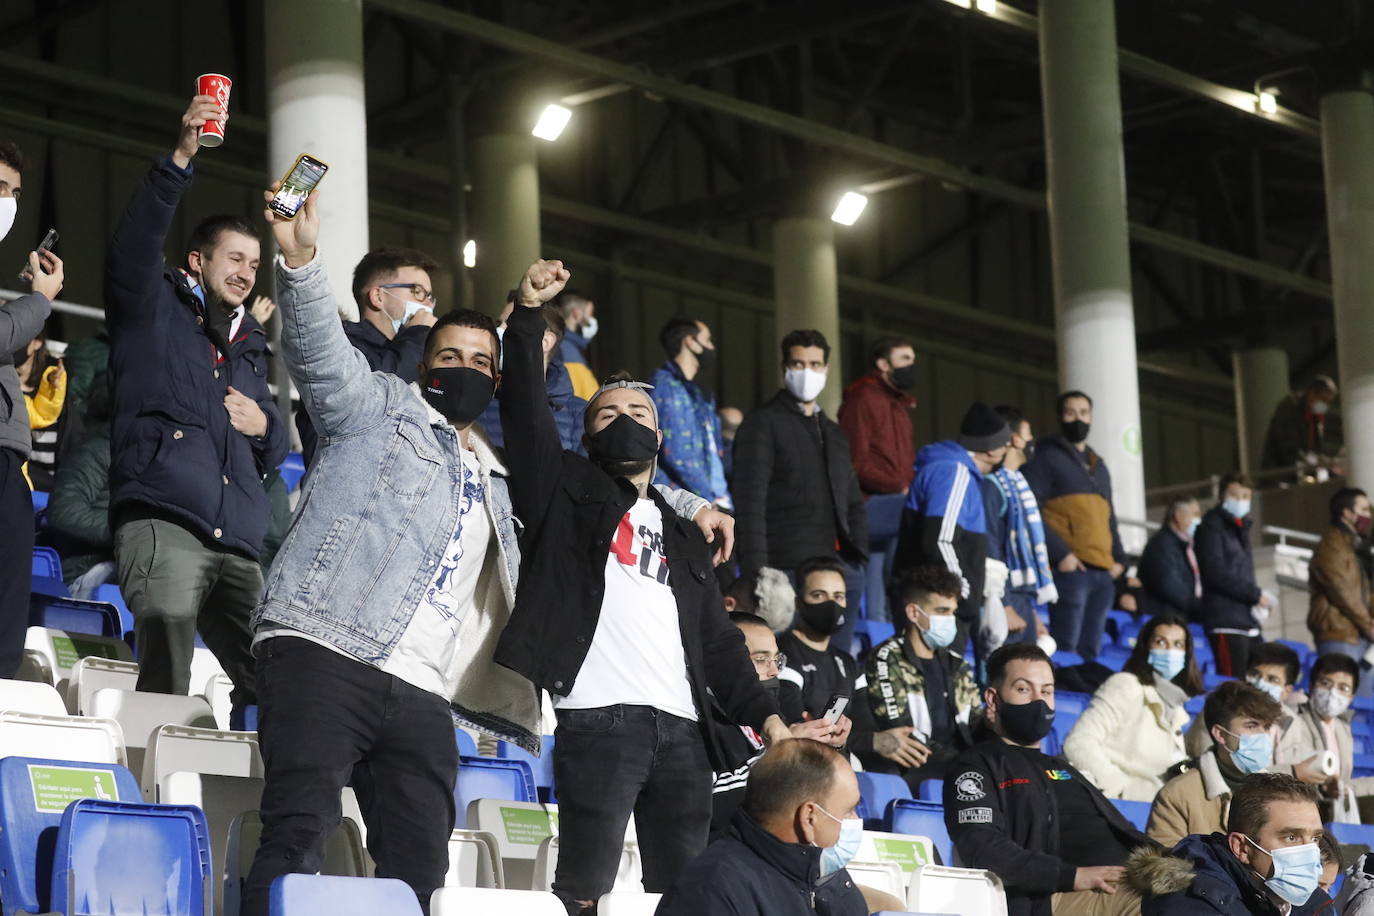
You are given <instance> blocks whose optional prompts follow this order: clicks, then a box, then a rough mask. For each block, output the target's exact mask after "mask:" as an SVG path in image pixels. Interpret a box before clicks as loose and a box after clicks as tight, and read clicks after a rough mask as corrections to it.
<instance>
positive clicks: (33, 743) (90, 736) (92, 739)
mask: <svg viewBox="0 0 1374 916" xmlns="http://www.w3.org/2000/svg"><path fill="white" fill-rule="evenodd" d="M0 748H4V753H5V754H7V755H13V756H16V757H43V758H46V759H49V760H79V761H82V762H83V763H117V764H119V765H120V766H124V765H126V764H127V757H126V755H125V753H124V732H123V730H122V729H120V727H119V723H118V722H116V721H115V720H113V719H94V718H88V717H83V716H44V715H39V714H37V713H29V712H0Z"/></svg>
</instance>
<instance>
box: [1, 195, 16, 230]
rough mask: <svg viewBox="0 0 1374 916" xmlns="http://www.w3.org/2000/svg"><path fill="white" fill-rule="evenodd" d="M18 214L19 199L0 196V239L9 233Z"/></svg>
mask: <svg viewBox="0 0 1374 916" xmlns="http://www.w3.org/2000/svg"><path fill="white" fill-rule="evenodd" d="M18 215H19V201H17V200H15V199H14V198H13V197H0V239H3V238H4V237H5V236H7V235H9V234H10V230H11V229H13V228H14V218H15V217H16V216H18Z"/></svg>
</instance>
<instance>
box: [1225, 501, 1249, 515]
mask: <svg viewBox="0 0 1374 916" xmlns="http://www.w3.org/2000/svg"><path fill="white" fill-rule="evenodd" d="M1221 508H1223V509H1225V510H1226V512H1227V513H1228V514H1229V515H1230V516H1231V517H1232V518H1245V516H1247V515H1249V514H1250V500H1248V499H1225V500H1222V502H1221Z"/></svg>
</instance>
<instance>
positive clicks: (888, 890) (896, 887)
mask: <svg viewBox="0 0 1374 916" xmlns="http://www.w3.org/2000/svg"><path fill="white" fill-rule="evenodd" d="M844 868H845V871H847V872H849V877H851V878H853V879H854V883H855V884H862V885H863V886H864V887H871V888H875V889H876V890H880V891H882V892H883V893H885V894H891V895H892V896H894V897H896V898H898V899H899V900H900V899H901V898H903V897H905V896H906V885H907V882H906V875H904V874H903V873H902V867H901V866H900V865H898V864H897V863H896V862H864V861H861V860H859V859H854V860H853V861H851V862H850V863H849V864H848V865H846V866H845V867H844Z"/></svg>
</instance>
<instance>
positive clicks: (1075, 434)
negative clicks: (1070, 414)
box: [1059, 420, 1092, 445]
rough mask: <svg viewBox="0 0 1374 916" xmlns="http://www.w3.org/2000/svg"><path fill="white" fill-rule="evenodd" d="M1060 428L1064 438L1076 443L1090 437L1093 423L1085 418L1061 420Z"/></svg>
mask: <svg viewBox="0 0 1374 916" xmlns="http://www.w3.org/2000/svg"><path fill="white" fill-rule="evenodd" d="M1059 429H1060V430H1061V431H1062V432H1063V433H1064V438H1065V439H1068V440H1069V441H1070V442H1072V443H1073V444H1074V445H1077V444H1078V443H1080V442H1082V441H1084V440H1085V439H1087V438H1088V430H1090V429H1092V424H1091V423H1087V422H1085V421H1083V420H1061V421H1060V423H1059Z"/></svg>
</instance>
